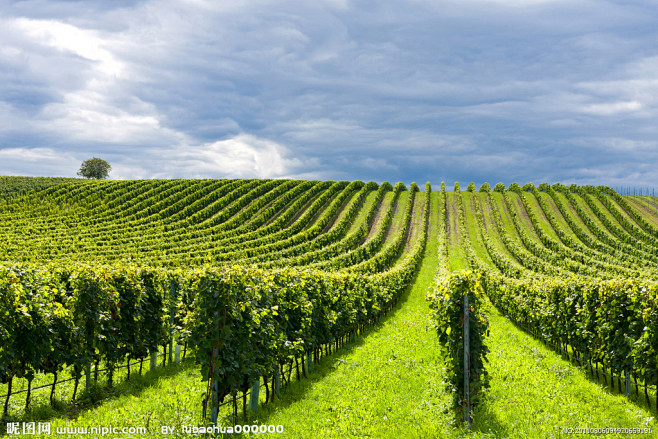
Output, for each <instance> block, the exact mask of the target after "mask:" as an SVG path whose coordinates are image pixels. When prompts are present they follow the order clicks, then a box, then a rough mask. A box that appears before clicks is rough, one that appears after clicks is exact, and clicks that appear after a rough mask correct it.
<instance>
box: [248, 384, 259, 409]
mask: <svg viewBox="0 0 658 439" xmlns="http://www.w3.org/2000/svg"><path fill="white" fill-rule="evenodd" d="M259 396H260V379H257V380H256V381H254V384H252V385H251V393H250V395H249V410H251V411H252V412H257V411H258V397H259Z"/></svg>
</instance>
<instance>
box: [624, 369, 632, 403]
mask: <svg viewBox="0 0 658 439" xmlns="http://www.w3.org/2000/svg"><path fill="white" fill-rule="evenodd" d="M625 372H626V397H628V398H630V397H631V372H630V371H629V370H628V369H626V371H625Z"/></svg>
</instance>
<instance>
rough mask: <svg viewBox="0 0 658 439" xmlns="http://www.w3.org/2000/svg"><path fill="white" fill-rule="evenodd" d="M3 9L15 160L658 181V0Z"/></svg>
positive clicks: (2, 132)
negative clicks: (96, 159)
mask: <svg viewBox="0 0 658 439" xmlns="http://www.w3.org/2000/svg"><path fill="white" fill-rule="evenodd" d="M0 5H1V7H2V10H3V12H4V14H3V15H2V16H0V22H1V23H0V42H1V43H2V44H0V79H1V81H0V142H1V143H0V174H23V175H74V173H75V171H76V169H77V167H78V166H79V163H80V162H81V161H82V160H84V159H86V158H88V157H90V156H92V155H94V156H101V157H107V159H108V160H109V161H111V163H112V165H113V173H112V175H113V176H114V177H115V178H133V177H217V176H232V177H240V176H259V177H283V176H293V177H301V178H331V179H348V180H350V179H361V180H375V181H384V180H391V181H396V180H401V181H405V182H411V181H416V182H419V183H423V182H425V181H427V180H430V181H432V182H434V183H435V184H438V183H439V182H440V181H441V180H443V179H445V180H446V181H448V182H452V181H454V180H458V181H460V182H463V183H468V182H469V181H476V182H477V183H478V184H479V183H482V182H484V181H488V182H490V183H492V184H494V183H496V182H498V181H503V182H505V183H510V182H512V181H518V182H522V183H523V182H526V181H535V182H540V181H549V182H555V181H564V182H577V183H593V184H611V185H615V184H651V183H652V182H654V181H657V179H658V172H657V171H655V170H654V169H655V166H651V163H656V159H658V157H657V155H658V154H657V153H654V151H656V150H658V148H657V147H658V140H656V139H657V137H656V134H657V132H656V131H657V128H656V124H655V120H657V117H658V111H657V107H658V102H657V99H658V98H656V96H658V74H657V73H656V72H658V53H657V52H656V47H655V41H656V36H657V35H656V34H657V31H656V29H658V23H656V21H657V19H656V17H658V14H657V12H658V7H656V6H655V5H654V4H653V3H651V2H634V3H633V4H628V3H627V2H613V1H596V2H594V1H551V0H543V1H542V0H535V1H525V0H524V1H521V0H508V1H504V0H482V1H443V2H434V1H405V2H402V1H391V2H381V3H380V4H377V3H372V2H351V1H340V0H336V1H318V2H305V3H302V2H281V1H277V2H274V1H240V2H237V1H236V2H206V1H201V0H198V1H193V0H190V1H140V2H127V1H126V2H100V1H99V2H82V3H80V2H52V1H38V2H30V1H27V2H3V3H0ZM449 186H451V183H450V185H449Z"/></svg>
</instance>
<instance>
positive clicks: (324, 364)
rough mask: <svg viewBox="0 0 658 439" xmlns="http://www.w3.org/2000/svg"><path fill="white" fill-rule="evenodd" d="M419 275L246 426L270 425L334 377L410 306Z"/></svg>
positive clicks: (250, 416)
mask: <svg viewBox="0 0 658 439" xmlns="http://www.w3.org/2000/svg"><path fill="white" fill-rule="evenodd" d="M419 273H420V270H419V269H417V270H416V272H415V273H414V276H413V278H412V280H411V281H410V283H409V285H408V286H407V288H405V290H404V292H403V293H402V294H401V295H400V298H399V299H398V301H397V303H396V304H395V305H394V306H393V307H392V308H391V310H390V311H389V312H388V313H387V314H386V315H385V316H383V317H382V319H381V321H378V322H375V323H374V324H372V325H371V326H369V327H367V329H366V330H365V332H364V333H362V334H360V335H358V336H356V338H355V340H354V341H350V342H347V343H345V344H344V345H343V346H341V347H340V348H338V349H337V350H335V351H332V353H331V354H330V355H329V356H323V357H322V358H321V359H320V362H319V363H318V364H315V365H313V372H311V373H308V372H307V378H302V379H301V380H292V381H291V382H290V383H288V384H287V385H286V386H285V387H282V388H281V391H280V393H279V395H278V396H276V397H275V398H274V399H273V400H270V402H268V403H267V404H263V405H262V406H259V408H258V412H257V413H248V415H247V422H246V423H251V422H253V421H254V420H255V419H258V422H259V423H260V424H267V422H266V421H267V420H268V419H269V417H270V415H271V414H274V413H276V412H277V411H280V410H282V409H285V408H287V407H289V406H290V405H292V404H294V403H295V402H297V401H299V400H301V399H303V398H304V395H305V394H306V392H307V391H308V390H309V389H310V388H311V387H312V386H313V384H314V383H316V382H319V381H321V380H323V379H325V378H326V377H327V376H329V375H331V374H332V373H333V372H334V371H336V369H338V367H340V366H341V365H343V364H345V363H346V361H345V360H343V357H345V356H348V355H349V354H351V353H352V352H353V351H354V350H356V349H357V348H359V347H361V346H362V345H363V344H365V342H366V339H367V338H368V337H370V336H372V335H374V334H376V333H377V332H378V331H379V329H381V328H382V327H383V326H384V324H385V323H386V322H387V321H388V320H389V319H391V318H392V317H393V316H395V314H396V313H397V312H398V311H399V310H400V309H402V307H403V306H404V305H405V303H407V301H408V300H409V296H410V293H411V289H412V288H413V285H414V283H415V282H416V280H417V277H418V274H419ZM293 375H294V374H293ZM238 417H239V420H242V413H239V416H238ZM230 419H231V415H227V416H225V417H224V424H225V425H230ZM239 423H240V422H239ZM232 437H242V436H235V435H233V436H232ZM245 437H246V436H245Z"/></svg>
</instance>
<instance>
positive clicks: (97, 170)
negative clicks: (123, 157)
mask: <svg viewBox="0 0 658 439" xmlns="http://www.w3.org/2000/svg"><path fill="white" fill-rule="evenodd" d="M111 170H112V166H110V164H109V163H108V162H106V161H105V160H103V159H99V158H97V157H94V158H91V159H89V160H85V161H84V162H82V165H81V166H80V170H79V171H78V175H79V176H80V177H84V178H96V179H99V180H102V179H105V178H107V177H108V175H109V174H110V171H111Z"/></svg>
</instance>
